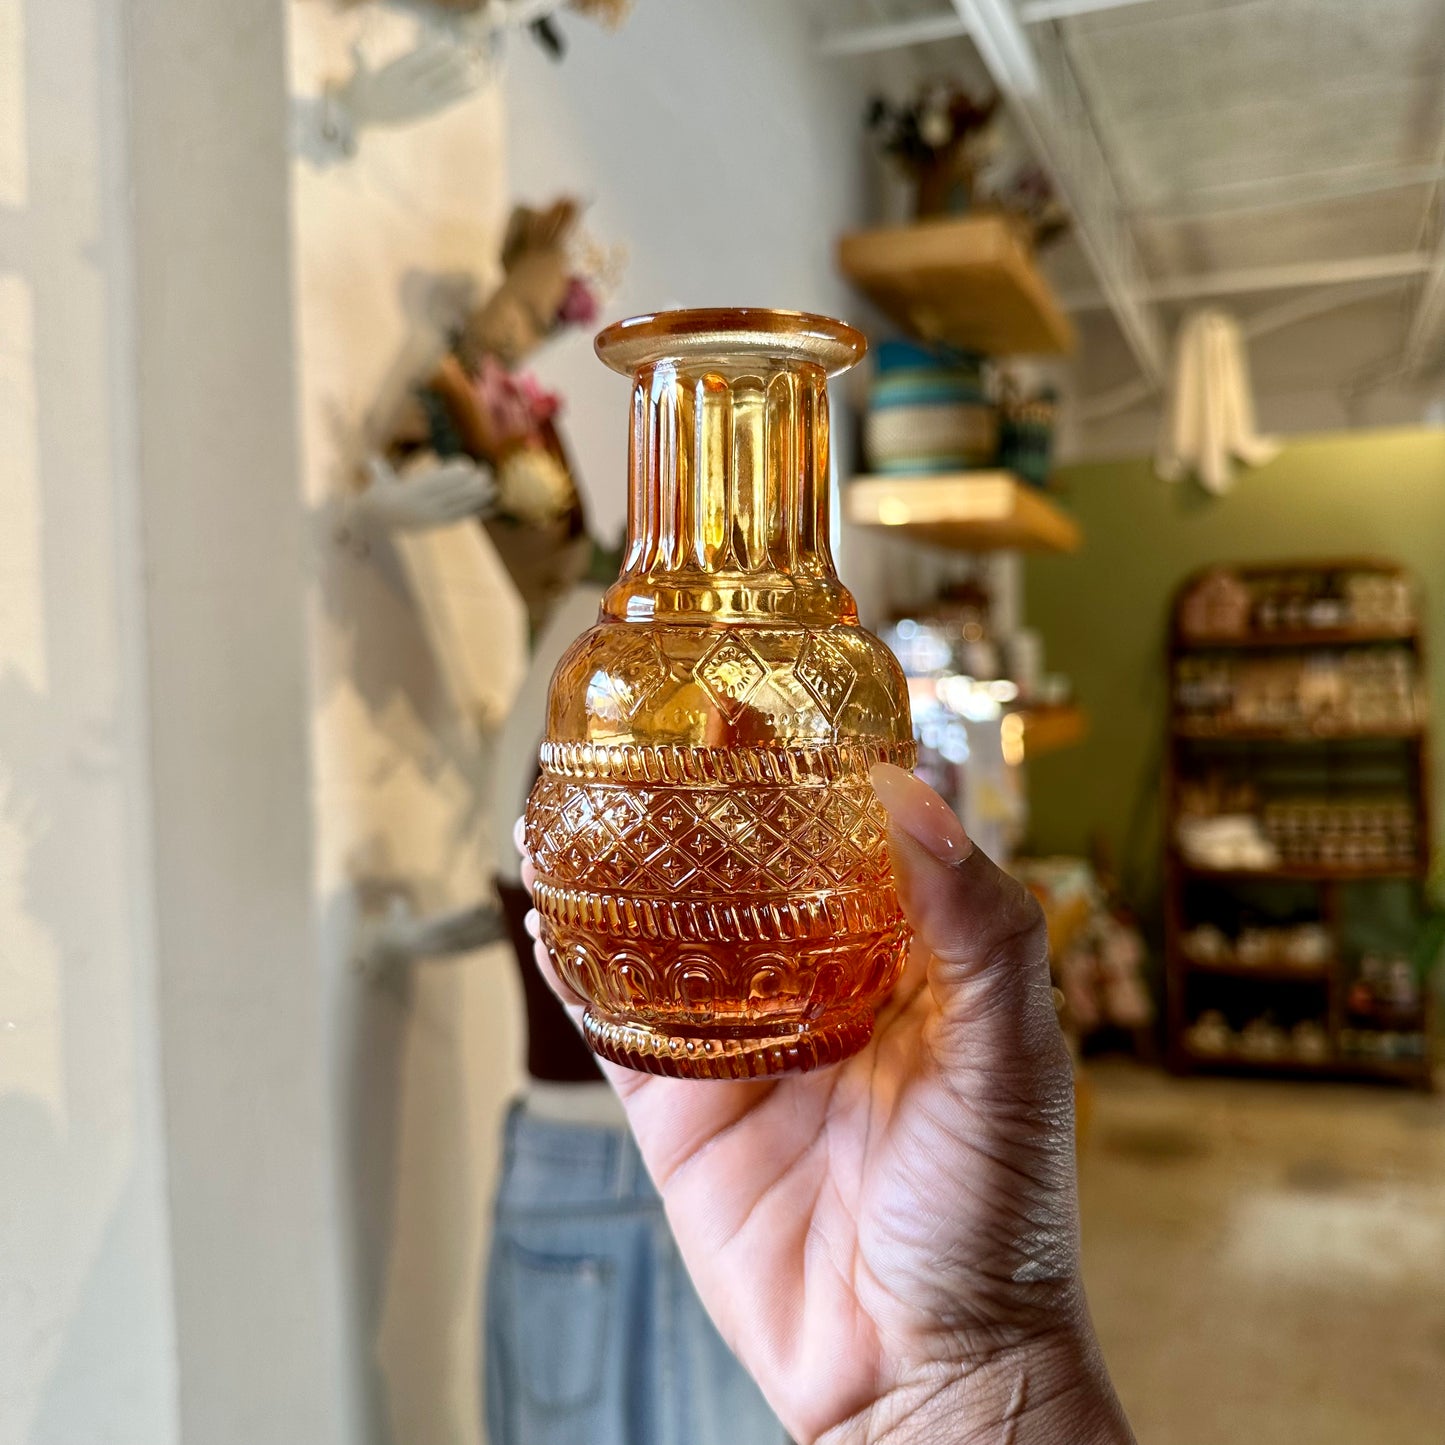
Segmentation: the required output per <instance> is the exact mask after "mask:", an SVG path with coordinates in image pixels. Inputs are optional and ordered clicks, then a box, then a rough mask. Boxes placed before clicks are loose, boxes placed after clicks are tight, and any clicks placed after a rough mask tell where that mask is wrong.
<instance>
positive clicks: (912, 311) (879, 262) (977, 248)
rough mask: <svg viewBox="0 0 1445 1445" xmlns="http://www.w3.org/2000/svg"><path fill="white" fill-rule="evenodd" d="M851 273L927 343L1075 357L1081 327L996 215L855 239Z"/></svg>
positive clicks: (846, 244)
mask: <svg viewBox="0 0 1445 1445" xmlns="http://www.w3.org/2000/svg"><path fill="white" fill-rule="evenodd" d="M838 265H839V267H840V268H841V270H842V272H843V274H844V275H845V276H846V277H847V278H848V279H849V280H850V281H851V282H852V283H853V284H854V285H855V286H857V287H858V289H859V290H860V291H862V292H863V294H864V295H865V296H867V297H868V298H869V299H870V300H871V301H872V302H873V303H874V304H875V305H876V306H877V307H878V308H879V309H880V310H881V311H883V312H884V313H885V314H886V315H888V316H889V317H891V318H892V319H893V320H894V321H896V322H897V323H898V324H899V325H900V326H902V327H903V328H904V329H905V330H907V331H909V332H910V333H911V334H913V335H914V336H917V337H920V338H921V339H922V340H924V341H941V342H947V343H948V344H949V345H952V346H959V347H964V348H966V349H967V350H970V351H983V352H986V353H988V354H989V355H994V356H1006V355H1015V354H1025V355H1044V354H1049V355H1057V354H1058V353H1060V352H1066V351H1072V350H1073V348H1074V339H1075V338H1074V328H1073V324H1072V323H1071V322H1070V320H1069V318H1068V317H1067V316H1066V315H1065V314H1064V311H1063V308H1062V307H1061V306H1060V305H1059V303H1058V301H1057V300H1056V299H1055V297H1054V294H1053V292H1052V290H1051V289H1050V288H1049V285H1048V282H1046V281H1045V280H1044V278H1043V276H1042V275H1041V274H1040V272H1039V270H1038V268H1037V267H1036V266H1035V265H1034V260H1033V256H1032V255H1031V254H1030V252H1029V249H1028V247H1027V246H1026V245H1025V244H1024V242H1023V240H1022V239H1021V237H1020V235H1019V232H1018V230H1017V228H1016V227H1015V226H1014V225H1012V224H1011V223H1010V222H1009V221H1007V220H1006V219H1005V218H1004V217H1002V216H998V215H972V216H950V217H945V218H941V219H939V220H932V221H919V222H916V223H915V224H913V225H911V226H889V227H886V228H883V229H881V230H873V231H855V232H853V233H851V234H850V235H846V236H844V237H843V238H842V240H841V241H839V243H838Z"/></svg>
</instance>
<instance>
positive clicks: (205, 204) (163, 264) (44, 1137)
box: [0, 0, 862, 1445]
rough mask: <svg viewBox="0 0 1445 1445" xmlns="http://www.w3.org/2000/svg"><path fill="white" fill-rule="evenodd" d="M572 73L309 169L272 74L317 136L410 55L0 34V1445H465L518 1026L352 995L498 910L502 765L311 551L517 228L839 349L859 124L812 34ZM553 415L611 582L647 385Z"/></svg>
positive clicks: (24, 12) (768, 25)
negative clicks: (366, 954)
mask: <svg viewBox="0 0 1445 1445" xmlns="http://www.w3.org/2000/svg"><path fill="white" fill-rule="evenodd" d="M563 24H564V26H565V27H566V29H567V31H568V33H569V36H570V38H571V41H572V49H571V53H570V55H569V56H568V58H567V60H566V62H565V63H564V64H563V65H561V66H554V65H552V64H551V63H550V62H549V61H547V60H545V59H544V58H543V57H542V56H541V55H540V54H539V53H537V52H536V51H535V50H534V49H533V48H532V46H531V45H530V43H529V42H527V41H525V40H523V41H521V42H519V43H518V44H517V45H516V46H515V47H514V50H513V55H512V63H511V71H510V75H509V77H508V79H507V81H506V84H505V94H504V93H503V92H502V91H501V90H493V91H491V92H489V93H486V94H484V95H482V96H480V97H479V98H477V99H476V100H475V101H473V102H471V103H470V104H468V105H465V106H462V107H460V108H458V109H457V110H455V111H453V112H451V113H449V114H447V115H445V116H443V117H441V118H438V119H437V120H435V121H432V122H428V123H426V124H424V125H421V126H417V127H415V128H412V129H408V130H405V131H400V132H396V133H394V134H391V135H367V136H366V137H365V138H364V140H363V149H362V153H361V155H360V157H359V158H358V159H357V160H356V161H355V162H354V163H352V164H350V165H346V166H342V167H338V168H335V169H332V170H327V171H317V170H315V169H312V168H311V167H310V166H309V165H308V164H307V163H306V162H296V163H295V164H294V165H289V166H288V163H287V160H286V154H285V142H286V136H285V127H286V120H287V104H286V94H285V92H286V88H287V81H288V76H287V74H286V61H285V50H286V44H285V42H286V40H287V34H286V33H285V31H286V30H287V29H289V47H290V64H289V68H290V75H289V82H290V86H291V89H292V90H293V91H300V92H304V93H309V94H314V93H316V90H317V89H318V87H319V85H320V84H321V83H322V82H323V81H324V79H326V78H330V77H333V76H335V75H336V74H338V73H339V71H340V70H341V69H342V67H343V66H344V64H345V62H346V56H347V48H348V46H349V43H350V42H351V41H352V40H354V39H359V40H360V41H361V43H363V44H364V45H365V46H366V47H367V48H368V51H369V52H370V53H372V54H373V55H374V56H375V57H377V58H381V57H384V56H385V55H386V54H387V53H389V51H390V50H392V49H394V48H395V47H396V46H397V45H400V44H403V43H405V38H406V34H407V30H408V26H409V22H408V21H407V20H406V19H405V17H403V16H400V15H398V14H397V13H396V12H395V11H393V10H389V9H384V8H382V7H378V6H367V7H363V8H361V9H357V10H355V11H352V12H350V13H347V14H343V13H341V11H340V10H339V9H338V8H337V7H334V6H331V5H326V4H321V3H315V4H291V5H286V6H281V5H279V4H271V5H259V4H258V5H236V4H235V3H234V0H127V3H126V4H124V5H122V6H115V5H110V4H106V3H102V0H47V3H45V4H41V3H40V0H0V419H3V425H4V431H3V435H0V510H3V513H4V516H5V526H4V527H3V529H0V1178H3V1179H4V1181H5V1184H4V1190H3V1194H0V1445H12V1442H14V1445H51V1442H54V1445H80V1442H85V1441H89V1440H100V1439H108V1440H115V1441H118V1442H123V1445H131V1442H135V1445H172V1442H175V1441H178V1440H185V1441H187V1442H195V1445H232V1442H234V1445H242V1442H245V1445H257V1442H269V1441H284V1442H287V1445H290V1442H293V1441H296V1442H299V1441H305V1442H306V1445H324V1442H326V1441H332V1440H334V1441H342V1440H345V1441H348V1442H351V1441H362V1440H371V1441H375V1442H383V1441H391V1442H400V1441H405V1442H406V1445H474V1442H478V1441H479V1440H480V1435H481V1432H480V1426H479V1423H478V1416H479V1400H478V1393H479V1392H478V1383H477V1382H478V1369H477V1358H478V1351H479V1341H478V1337H477V1319H478V1311H479V1306H480V1300H479V1293H478V1276H479V1270H480V1266H481V1259H482V1255H483V1251H484V1248H485V1244H486V1212H487V1207H488V1202H489V1198H490V1192H491V1188H492V1183H493V1177H494V1173H495V1158H496V1156H495V1140H496V1135H497V1130H498V1126H499V1123H500V1115H501V1109H502V1107H503V1104H504V1102H505V1099H506V1097H507V1095H508V1094H509V1092H510V1091H511V1090H512V1088H513V1087H514V1085H515V1083H516V1081H517V1078H518V1060H519V1056H520V1046H519V1045H520V1040H519V1024H520V1012H519V1004H518V998H517V989H516V986H515V983H514V980H513V978H512V975H511V970H510V964H509V962H508V961H507V959H506V956H505V954H504V953H503V952H502V951H501V950H492V951H490V952H489V953H488V954H485V955H481V956H478V957H475V958H473V959H471V960H467V961H463V962H460V963H456V964H441V963H438V964H431V965H423V966H422V967H420V968H419V969H418V970H416V972H415V975H414V977H413V978H412V980H411V984H410V987H409V988H407V989H404V990H402V991H401V992H400V993H388V992H385V991H369V990H367V989H364V988H362V987H361V986H360V985H359V984H358V983H357V981H356V979H355V978H354V976H353V975H352V974H351V973H350V971H349V968H348V964H349V953H348V946H349V943H350V941H351V930H352V926H353V923H354V920H355V916H356V914H357V912H358V911H359V910H360V909H361V908H362V907H363V906H365V905H366V904H367V903H368V902H369V901H370V900H372V899H374V898H375V897H376V896H377V895H378V894H379V893H381V892H384V891H386V890H387V889H393V888H394V889H400V890H402V891H405V892H408V893H409V894H410V895H411V896H412V897H413V898H414V900H415V902H416V903H417V905H418V906H419V907H422V908H434V907H443V906H446V905H448V904H453V903H463V902H469V901H472V900H473V899H475V898H476V897H477V896H478V895H479V894H480V893H481V892H483V891H484V889H485V888H486V886H487V879H488V876H489V874H490V872H491V869H492V866H493V863H494V861H495V846H496V845H495V844H494V843H493V842H492V841H491V833H492V823H493V822H494V821H495V820H494V819H493V818H491V817H489V810H491V802H490V800H491V790H492V787H493V780H492V777H491V766H490V761H489V759H490V751H491V750H490V747H489V746H486V745H484V746H483V747H481V748H480V749H478V748H477V747H476V746H475V739H472V738H469V737H468V736H467V735H466V734H465V733H464V732H463V730H462V729H461V727H460V725H459V721H458V719H456V718H455V717H454V716H453V715H452V714H451V712H450V710H449V705H448V703H447V701H446V696H445V693H444V690H443V689H442V687H441V685H440V682H439V679H438V678H437V676H436V675H435V673H434V671H433V669H432V667H431V665H430V662H429V660H428V658H427V656H426V652H425V646H424V640H423V637H422V634H421V631H420V629H419V627H418V623H417V617H416V614H415V610H414V608H413V606H412V604H411V601H410V599H409V597H408V596H407V594H406V591H405V587H404V585H403V583H402V579H401V575H400V573H399V571H398V569H397V567H396V564H395V558H394V557H392V556H391V555H390V553H389V552H388V549H387V548H386V547H385V546H380V547H377V548H376V549H375V550H374V551H373V553H372V555H370V556H369V557H360V556H357V555H356V554H355V553H353V552H348V551H346V550H344V549H342V548H340V547H339V546H338V545H336V543H335V542H334V540H333V538H332V534H331V528H332V523H333V522H334V506H335V502H336V500H337V499H338V498H339V497H340V496H342V495H343V494H344V492H345V490H346V489H347V488H348V487H350V486H351V485H352V484H353V480H354V475H355V466H356V463H357V461H358V459H359V457H360V456H361V454H362V451H363V448H364V444H365V442H366V440H367V439H368V438H369V437H371V436H373V435H375V434H376V433H377V432H378V430H379V427H380V419H381V417H382V416H383V415H384V414H385V411H386V404H387V400H388V398H391V397H394V396H395V395H396V393H397V391H398V389H399V388H400V386H401V385H402V384H403V382H404V380H405V378H406V376H407V375H408V372H409V369H410V360H409V358H410V357H411V356H412V354H413V349H414V348H415V347H417V346H418V345H420V344H423V343H424V342H425V339H426V338H427V336H428V335H432V336H434V335H435V334H436V330H437V326H438V317H439V315H440V314H441V313H440V311H439V309H438V307H439V304H440V302H442V301H444V300H445V299H446V298H448V297H452V298H455V296H456V294H457V292H458V289H459V283H462V282H464V281H465V280H466V279H467V278H472V279H473V280H475V281H477V282H479V283H481V284H483V285H485V281H486V278H487V275H488V273H489V272H490V270H491V268H492V266H493V257H494V254H495V249H496V244H497V240H498V237H499V234H500V228H501V225H502V222H503V220H504V219H505V214H506V210H507V207H508V203H509V201H510V199H511V197H512V196H513V195H515V196H519V197H529V198H533V199H538V200H541V199H546V198H547V197H549V196H551V195H552V194H554V193H556V192H558V191H561V190H565V189H569V188H571V189H576V190H578V191H579V192H580V193H582V194H583V195H585V196H587V197H589V198H591V199H593V200H594V202H595V204H594V206H593V209H592V212H591V217H590V224H591V226H592V228H593V229H594V231H595V232H596V233H597V235H598V236H599V237H600V238H601V239H603V240H604V241H607V242H612V241H622V242H624V243H625V244H626V245H627V247H628V249H629V251H630V262H629V267H628V272H627V281H626V284H625V287H624V290H623V294H622V295H621V296H620V297H617V298H615V299H614V301H613V303H612V305H611V308H610V309H611V311H612V312H613V313H614V314H623V313H624V312H630V311H638V310H643V309H648V308H653V307H657V306H662V305H668V304H675V303H679V302H687V303H709V302H711V303H716V302H728V301H746V302H752V303H761V304H778V305H790V306H801V307H811V308H816V309H822V310H826V311H832V312H835V313H841V314H845V315H847V314H857V313H856V309H855V307H854V303H853V301H852V299H851V298H850V297H849V296H848V295H847V294H846V293H845V292H844V291H843V290H842V288H841V286H840V285H839V283H838V282H837V281H836V279H835V277H834V274H833V268H832V260H831V255H832V246H833V241H834V238H835V235H836V233H837V231H838V230H839V229H840V228H841V227H842V226H843V225H844V224H846V223H848V222H850V221H852V220H853V219H854V217H855V216H856V215H857V214H859V213H860V212H861V209H862V207H861V199H860V197H861V190H860V187H861V178H860V177H859V175H858V169H859V167H858V158H859V145H858V139H857V120H858V114H859V111H860V109H861V104H862V96H861V93H860V91H858V90H857V89H855V87H854V80H853V72H852V71H850V70H849V69H847V68H834V69H824V68H821V67H819V66H818V64H817V63H816V60H815V57H814V54H813V51H812V47H811V43H810V41H809V38H808V36H807V34H806V33H805V31H804V29H803V18H802V16H801V15H800V14H799V13H798V11H797V8H796V7H792V6H779V5H773V4H769V3H766V0H749V3H745V4H739V5H733V6H729V7H719V6H716V5H713V4H709V3H707V0H686V3H683V0H640V3H639V4H638V6H637V8H636V10H635V13H634V14H633V16H632V18H631V19H630V21H629V22H628V24H627V25H626V26H625V27H624V28H623V29H622V30H621V31H620V32H619V33H617V34H615V35H611V34H607V33H603V32H600V31H598V30H596V29H595V28H593V27H592V26H591V25H590V24H589V23H588V22H586V21H583V20H580V19H577V18H575V17H566V18H564V21H563ZM504 105H505V106H506V107H507V108H508V109H509V110H510V112H511V118H510V121H509V125H510V140H508V137H507V135H505V134H504V127H503V111H504ZM504 146H505V147H506V148H507V149H506V152H505V153H504V150H503V147H504ZM509 169H510V171H511V173H512V174H511V181H510V183H509V182H508V180H507V173H508V170H509ZM442 309H444V308H442ZM539 369H540V370H541V371H542V372H543V374H544V376H545V377H546V378H547V379H548V380H550V381H552V382H553V383H554V384H556V385H558V386H560V387H561V388H562V389H563V390H564V391H565V393H566V395H567V398H568V404H569V412H568V416H567V418H566V421H567V425H568V427H569V431H570V436H571V439H572V442H573V444H574V447H575V450H576V452H577V454H578V457H579V460H580V464H581V468H582V471H583V474H584V479H585V483H586V486H587V489H588V492H589V496H590V500H591V503H592V507H593V513H594V517H595V518H596V522H597V525H598V528H599V530H600V531H602V532H604V533H610V532H612V531H613V530H615V528H616V527H617V526H619V525H620V522H621V515H622V495H621V486H620V479H621V476H622V469H623V445H624V441H625V433H626V428H625V421H624V416H625V395H626V393H625V388H624V385H623V383H622V382H621V381H620V380H618V379H617V378H615V377H613V376H612V375H611V374H610V373H608V372H606V371H604V370H603V368H602V367H601V366H600V365H599V364H598V363H596V362H595V361H594V360H593V359H592V356H591V351H590V343H589V341H588V339H587V338H585V337H582V336H575V337H569V338H568V339H567V340H566V341H564V342H563V343H561V344H560V345H558V346H556V347H554V348H552V349H551V350H550V351H549V352H548V353H547V354H546V355H545V356H544V357H543V358H542V360H541V363H540V366H539ZM497 585H498V586H499V587H500V586H501V585H502V583H501V579H500V573H499V574H498V578H497ZM501 615H506V616H515V613H514V612H507V611H506V609H504V608H502V607H501V606H500V605H499V616H501ZM496 643H497V647H498V649H499V654H498V655H499V658H501V657H502V656H503V654H504V653H506V652H509V651H515V650H517V649H519V648H520V647H521V646H522V641H521V638H520V635H519V633H517V632H516V631H515V630H513V631H511V632H508V631H507V629H506V628H500V629H499V630H498V635H497V639H496ZM507 781H508V783H509V786H508V788H507V789H506V790H505V791H507V792H508V794H509V795H510V794H513V793H514V792H515V787H514V786H511V785H514V784H515V780H507ZM504 806H505V807H506V809H507V810H508V811H510V808H511V806H512V803H511V801H510V796H509V801H508V802H507V803H506V804H505V805H504ZM491 811H494V810H491ZM162 1081H163V1087H162Z"/></svg>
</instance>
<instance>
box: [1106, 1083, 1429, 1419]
mask: <svg viewBox="0 0 1445 1445" xmlns="http://www.w3.org/2000/svg"><path fill="white" fill-rule="evenodd" d="M1088 1071H1089V1079H1090V1082H1091V1086H1092V1087H1091V1093H1092V1100H1093V1105H1092V1110H1091V1116H1090V1118H1089V1121H1088V1125H1087V1130H1086V1134H1085V1137H1084V1139H1083V1141H1082V1144H1081V1147H1080V1178H1081V1190H1082V1201H1083V1220H1084V1272H1085V1276H1086V1279H1087V1281H1088V1287H1089V1298H1090V1301H1091V1303H1092V1305H1093V1310H1094V1317H1095V1320H1096V1321H1097V1323H1098V1327H1099V1334H1100V1337H1101V1339H1102V1341H1103V1345H1104V1353H1105V1356H1106V1358H1107V1359H1108V1362H1109V1365H1110V1368H1111V1369H1112V1371H1113V1373H1114V1378H1115V1381H1116V1383H1117V1385H1118V1387H1119V1393H1120V1395H1121V1396H1122V1398H1123V1401H1124V1405H1125V1408H1126V1409H1127V1410H1128V1412H1129V1418H1130V1419H1131V1421H1132V1422H1133V1425H1134V1429H1135V1431H1136V1433H1137V1434H1138V1437H1139V1440H1140V1442H1141V1445H1220V1442H1223V1441H1228V1442H1234V1441H1239V1442H1244V1441H1248V1442H1249V1445H1375V1442H1379V1445H1442V1442H1445V1098H1442V1097H1439V1096H1436V1097H1429V1096H1426V1095H1423V1094H1419V1093H1410V1092H1406V1091H1404V1090H1397V1089H1389V1088H1378V1089H1375V1088H1362V1087H1357V1086H1352V1085H1337V1084H1308V1083H1305V1084H1295V1083H1283V1082H1276V1081H1264V1082H1254V1081H1246V1080H1232V1079H1229V1080H1225V1079H1207V1080H1206V1079H1197V1080H1196V1079H1190V1080H1180V1079H1171V1078H1168V1077H1166V1076H1164V1075H1161V1074H1159V1073H1157V1072H1154V1071H1152V1070H1146V1069H1143V1068H1140V1067H1137V1066H1133V1065H1125V1064H1112V1063H1099V1062H1093V1063H1091V1064H1090V1065H1089V1066H1088Z"/></svg>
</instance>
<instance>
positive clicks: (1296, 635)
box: [1179, 625, 1420, 652]
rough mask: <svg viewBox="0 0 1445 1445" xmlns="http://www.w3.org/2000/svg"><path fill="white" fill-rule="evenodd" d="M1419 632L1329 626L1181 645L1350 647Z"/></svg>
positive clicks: (1194, 648)
mask: <svg viewBox="0 0 1445 1445" xmlns="http://www.w3.org/2000/svg"><path fill="white" fill-rule="evenodd" d="M1419 635H1420V633H1419V629H1418V628H1417V627H1415V626H1413V625H1411V626H1408V627H1327V628H1313V629H1306V630H1304V631H1287V630H1285V629H1280V630H1279V631H1277V632H1250V633H1246V634H1244V635H1243V636H1241V637H1186V636H1183V635H1181V636H1180V639H1179V646H1180V648H1181V649H1184V650H1186V651H1189V652H1212V651H1225V650H1228V649H1231V648H1236V647H1286V648H1290V647H1292V648H1308V647H1349V646H1353V645H1356V644H1359V643H1369V642H1414V641H1416V640H1417V639H1418V638H1419Z"/></svg>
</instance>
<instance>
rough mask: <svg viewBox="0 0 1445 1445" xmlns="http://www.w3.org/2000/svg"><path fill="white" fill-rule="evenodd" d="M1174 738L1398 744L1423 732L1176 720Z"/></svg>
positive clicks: (1402, 727)
mask: <svg viewBox="0 0 1445 1445" xmlns="http://www.w3.org/2000/svg"><path fill="white" fill-rule="evenodd" d="M1172 726H1173V729H1174V735H1175V736H1176V737H1181V738H1189V739H1191V740H1193V741H1195V742H1200V741H1203V742H1225V743H1358V742H1365V743H1368V742H1397V741H1399V740H1400V739H1401V738H1418V737H1420V736H1421V734H1422V733H1423V732H1424V729H1423V728H1422V727H1421V725H1420V724H1419V723H1401V724H1399V725H1398V726H1396V727H1388V728H1385V727H1380V728H1360V729H1347V728H1334V729H1329V728H1325V729H1318V730H1317V729H1314V728H1299V727H1297V728H1278V727H1276V728H1269V727H1265V728H1241V727H1219V726H1217V725H1216V724H1214V723H1212V722H1209V721H1200V720H1190V719H1189V718H1176V719H1175V720H1174V722H1173V724H1172Z"/></svg>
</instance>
